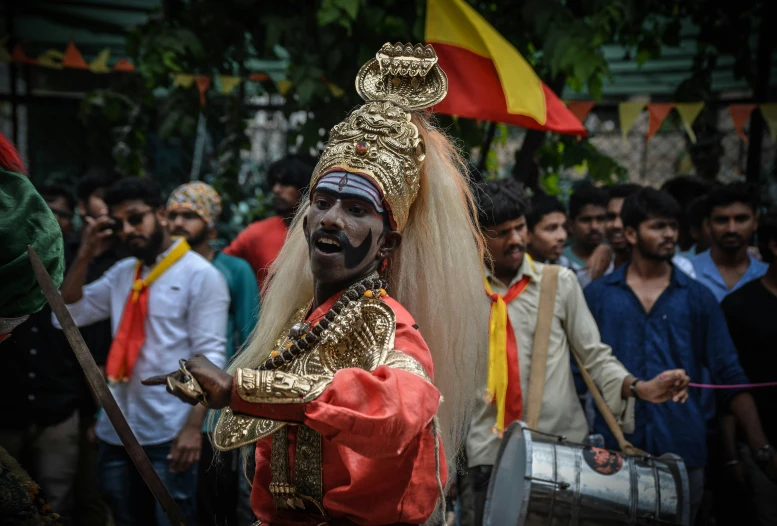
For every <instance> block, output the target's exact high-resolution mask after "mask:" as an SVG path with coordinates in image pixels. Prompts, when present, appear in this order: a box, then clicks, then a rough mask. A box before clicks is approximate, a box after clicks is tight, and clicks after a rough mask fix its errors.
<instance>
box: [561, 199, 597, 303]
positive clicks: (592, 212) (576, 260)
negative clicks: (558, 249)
mask: <svg viewBox="0 0 777 526" xmlns="http://www.w3.org/2000/svg"><path fill="white" fill-rule="evenodd" d="M606 207H607V193H606V192H605V191H604V190H602V189H601V188H597V187H595V186H593V185H590V184H585V185H583V186H581V187H579V188H578V189H577V190H575V192H574V193H573V194H572V196H571V197H570V198H569V222H568V223H567V225H568V226H569V233H570V234H571V236H572V244H571V245H569V246H568V247H567V248H566V249H564V257H566V259H567V261H568V262H569V268H571V269H572V270H574V271H575V273H576V274H577V279H578V280H580V286H581V287H583V288H585V287H586V285H588V284H589V283H591V280H592V276H591V273H590V268H591V265H590V261H589V260H590V259H591V256H592V255H593V254H594V251H595V250H596V248H597V247H599V246H600V245H601V244H602V241H604V222H605V219H606V215H607V210H606Z"/></svg>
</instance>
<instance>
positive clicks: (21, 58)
mask: <svg viewBox="0 0 777 526" xmlns="http://www.w3.org/2000/svg"><path fill="white" fill-rule="evenodd" d="M11 59H12V60H13V61H14V62H19V63H21V64H35V63H36V60H35V59H34V58H30V57H28V56H27V55H25V54H24V50H23V49H22V45H21V44H16V45H15V46H14V47H13V50H12V51H11Z"/></svg>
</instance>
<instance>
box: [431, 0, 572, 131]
mask: <svg viewBox="0 0 777 526" xmlns="http://www.w3.org/2000/svg"><path fill="white" fill-rule="evenodd" d="M426 41H427V42H428V43H430V44H432V45H433V46H434V50H435V51H436V52H437V57H438V59H439V64H440V67H442V69H443V70H444V71H445V73H447V75H448V80H449V82H448V96H447V97H445V99H444V100H443V101H442V102H441V103H440V104H438V105H436V106H435V107H434V110H435V111H437V112H438V113H446V114H450V115H458V116H459V117H466V118H469V119H479V120H488V121H496V122H504V123H507V124H513V125H516V126H521V127H524V128H533V129H536V130H550V131H555V132H559V133H568V134H573V135H585V134H586V132H585V128H584V127H583V124H582V123H581V122H580V121H579V120H578V119H577V117H575V116H574V114H573V113H572V112H571V111H569V108H567V107H566V106H565V105H564V103H563V102H561V99H559V98H558V97H557V96H556V94H555V93H553V91H551V89H550V88H548V87H547V86H546V85H545V83H543V82H542V81H541V80H540V78H539V77H538V76H537V74H536V73H535V72H534V70H533V69H532V67H531V66H530V65H529V63H528V62H526V60H525V59H524V58H523V57H522V56H521V54H520V53H518V51H517V50H516V49H515V48H514V47H513V46H512V44H510V43H509V42H508V41H507V40H505V38H504V37H503V36H502V35H500V34H499V32H498V31H497V30H496V29H494V28H493V27H492V26H491V25H490V24H489V23H488V22H486V20H485V19H484V18H483V17H482V16H480V15H479V14H478V13H477V11H475V10H474V9H473V8H472V7H470V6H469V5H467V3H466V2H464V1H463V0H427V4H426Z"/></svg>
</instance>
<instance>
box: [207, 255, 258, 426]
mask: <svg viewBox="0 0 777 526" xmlns="http://www.w3.org/2000/svg"><path fill="white" fill-rule="evenodd" d="M213 266H215V267H216V268H217V269H219V271H221V273H222V274H223V275H224V278H225V279H226V280H227V287H228V288H229V317H228V318H227V363H229V361H230V360H231V359H232V357H233V356H234V355H235V353H236V352H237V350H238V349H240V347H241V346H242V345H243V344H244V343H246V342H247V341H248V337H249V336H250V335H251V331H253V330H254V325H256V321H257V320H258V319H259V289H258V287H257V285H256V274H254V271H253V269H252V268H251V265H249V264H248V262H247V261H246V260H245V259H240V258H238V257H235V256H229V255H227V254H224V253H223V252H216V256H215V257H214V258H213ZM212 413H214V411H213V410H211V411H208V416H206V418H205V422H203V424H202V432H203V433H212V432H213V431H214V426H215V422H216V421H217V420H218V417H219V414H220V412H219V411H215V413H216V416H215V417H213V418H211V414H212Z"/></svg>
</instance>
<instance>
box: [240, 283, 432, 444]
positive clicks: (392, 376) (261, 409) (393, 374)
mask: <svg viewBox="0 0 777 526" xmlns="http://www.w3.org/2000/svg"><path fill="white" fill-rule="evenodd" d="M387 301H388V303H389V305H390V306H391V307H392V308H393V309H394V312H395V314H396V315H397V332H396V337H395V348H396V350H398V351H401V352H404V353H405V354H407V355H408V356H411V357H412V358H415V359H416V360H417V361H418V362H419V363H420V364H421V365H422V366H423V367H424V370H425V371H426V372H427V375H428V376H429V377H430V378H431V377H432V374H433V373H432V365H431V355H430V353H429V349H428V347H427V346H426V343H425V342H424V341H423V338H421V336H420V334H419V333H418V330H417V329H416V328H415V327H414V325H413V320H412V318H411V317H410V315H409V314H408V313H407V311H405V310H404V308H402V307H401V306H400V305H399V304H398V303H396V302H395V301H394V300H391V299H389V298H387ZM439 403H440V393H439V391H438V390H437V388H436V387H435V386H434V385H433V384H432V383H431V382H430V381H428V380H426V379H424V378H421V377H420V376H418V375H416V374H414V373H411V372H407V371H404V370H400V369H395V368H392V367H388V366H385V365H382V366H380V367H378V368H376V369H375V370H374V371H372V372H369V371H365V370H362V369H342V370H340V371H338V372H337V373H336V374H335V376H334V379H333V380H332V383H331V384H330V385H329V386H328V387H327V388H326V389H325V390H324V392H323V393H322V394H321V396H319V397H318V398H317V399H315V400H313V401H311V402H308V403H307V404H294V403H291V404H289V403H285V404H272V403H271V404H267V403H252V402H247V401H245V400H243V399H242V398H241V397H240V396H239V395H238V394H237V390H236V389H234V390H233V395H232V400H231V403H230V406H231V407H232V409H233V410H234V411H235V412H238V413H245V414H250V415H253V416H258V417H262V418H271V419H274V420H283V421H288V422H301V423H304V424H305V425H307V426H308V427H310V428H311V429H314V430H315V431H318V432H319V433H321V435H322V436H323V437H324V438H325V439H327V440H330V441H332V442H334V443H337V444H340V445H343V446H346V447H348V448H349V449H352V450H353V451H354V452H356V453H358V454H359V455H362V456H364V457H367V458H383V457H391V456H396V455H397V454H399V453H401V452H402V451H403V450H404V449H405V447H406V446H407V445H408V444H409V443H410V442H411V441H412V440H413V439H414V438H415V437H417V436H418V434H419V433H420V432H421V431H422V430H423V429H424V428H426V427H427V426H428V425H429V423H430V422H431V421H432V418H433V417H434V415H435V414H436V413H437V408H438V405H439Z"/></svg>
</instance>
